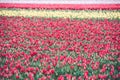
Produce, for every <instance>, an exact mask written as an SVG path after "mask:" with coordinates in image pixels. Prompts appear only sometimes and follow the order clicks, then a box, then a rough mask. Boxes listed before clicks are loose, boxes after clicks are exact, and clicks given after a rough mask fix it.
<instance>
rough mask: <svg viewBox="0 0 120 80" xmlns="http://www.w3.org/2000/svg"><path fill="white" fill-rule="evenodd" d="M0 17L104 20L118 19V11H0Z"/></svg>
mask: <svg viewBox="0 0 120 80" xmlns="http://www.w3.org/2000/svg"><path fill="white" fill-rule="evenodd" d="M0 16H22V17H45V18H53V17H55V18H80V19H85V18H86V19H91V18H97V19H101V18H106V19H120V11H119V10H110V11H109V10H36V9H0Z"/></svg>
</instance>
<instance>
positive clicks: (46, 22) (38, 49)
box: [0, 17, 120, 80]
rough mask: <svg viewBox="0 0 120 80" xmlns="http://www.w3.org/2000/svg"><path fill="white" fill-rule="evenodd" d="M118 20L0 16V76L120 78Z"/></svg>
mask: <svg viewBox="0 0 120 80" xmlns="http://www.w3.org/2000/svg"><path fill="white" fill-rule="evenodd" d="M119 35H120V21H119V20H106V19H105V20H87V19H86V20H72V19H51V18H47V19H46V18H35V17H34V18H23V17H0V76H1V78H2V79H6V80H7V79H14V80H19V79H20V80H23V79H24V80H28V79H30V80H57V79H58V80H66V79H67V80H83V79H85V80H89V79H90V80H98V79H103V80H106V79H107V80H108V79H116V80H117V79H119V78H120V73H119V72H120V64H119V63H120V51H119V50H120V45H119V44H120V36H119Z"/></svg>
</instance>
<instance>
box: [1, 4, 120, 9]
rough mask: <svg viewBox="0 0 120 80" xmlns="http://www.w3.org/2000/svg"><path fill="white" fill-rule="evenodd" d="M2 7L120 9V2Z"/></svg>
mask: <svg viewBox="0 0 120 80" xmlns="http://www.w3.org/2000/svg"><path fill="white" fill-rule="evenodd" d="M0 8H31V9H35V8H37V9H50V10H51V9H55V10H56V9H63V10H68V9H71V10H85V9H86V10H88V9H89V10H119V9H120V4H19V3H12V4H11V3H0Z"/></svg>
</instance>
